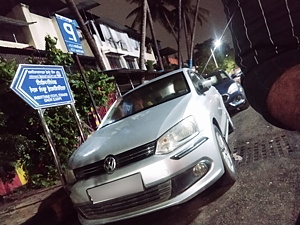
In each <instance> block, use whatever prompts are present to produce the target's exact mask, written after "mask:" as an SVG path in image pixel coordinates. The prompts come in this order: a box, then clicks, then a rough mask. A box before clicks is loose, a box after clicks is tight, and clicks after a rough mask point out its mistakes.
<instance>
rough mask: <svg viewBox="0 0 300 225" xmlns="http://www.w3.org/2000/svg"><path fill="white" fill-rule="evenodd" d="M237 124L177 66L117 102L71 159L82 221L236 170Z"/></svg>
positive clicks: (191, 190)
mask: <svg viewBox="0 0 300 225" xmlns="http://www.w3.org/2000/svg"><path fill="white" fill-rule="evenodd" d="M231 130H233V124H232V122H231V119H230V117H229V115H228V112H227V111H226V108H225V106H224V104H223V100H222V97H221V95H220V94H219V92H218V91H217V90H216V89H215V88H214V87H213V86H212V85H211V84H210V81H208V80H205V79H204V78H203V77H201V76H200V75H198V74H197V73H196V72H194V71H193V70H190V69H179V70H175V71H172V72H170V73H167V74H164V75H162V76H160V77H157V78H155V79H153V80H151V81H149V82H147V83H144V84H142V85H140V86H139V87H137V88H135V89H133V90H132V91H130V92H128V93H126V94H125V95H124V96H123V97H122V98H120V99H118V100H117V101H116V102H115V103H114V104H113V106H112V107H111V108H110V110H109V111H108V113H107V114H106V116H105V118H104V119H103V121H102V124H101V126H100V127H99V128H98V129H97V131H95V132H94V133H93V134H92V135H91V136H90V137H89V138H88V139H87V140H86V141H85V142H84V143H83V144H82V145H81V146H80V147H79V148H78V149H77V150H76V151H75V152H74V153H73V155H72V156H71V158H70V160H69V163H68V169H67V171H66V179H67V183H68V185H67V186H68V187H67V188H68V190H69V192H70V197H71V200H72V201H73V203H74V205H75V207H76V209H77V211H78V216H79V220H80V222H81V223H82V224H86V225H91V224H104V223H108V222H113V221H118V220H123V219H126V218H130V217H135V216H138V215H142V214H145V213H149V212H153V211H156V210H160V209H163V208H166V207H170V206H173V205H177V204H180V203H183V202H186V201H188V200H189V199H191V198H193V197H195V196H196V195H197V194H199V193H200V192H203V191H204V190H205V189H207V188H208V187H209V186H211V185H212V184H213V183H215V182H216V181H217V180H219V179H220V178H221V177H222V179H224V178H225V179H224V181H226V182H227V181H228V182H230V183H233V182H234V181H235V180H236V168H235V165H234V161H233V159H232V153H231V151H230V149H229V147H228V145H227V139H228V133H229V132H230V131H231Z"/></svg>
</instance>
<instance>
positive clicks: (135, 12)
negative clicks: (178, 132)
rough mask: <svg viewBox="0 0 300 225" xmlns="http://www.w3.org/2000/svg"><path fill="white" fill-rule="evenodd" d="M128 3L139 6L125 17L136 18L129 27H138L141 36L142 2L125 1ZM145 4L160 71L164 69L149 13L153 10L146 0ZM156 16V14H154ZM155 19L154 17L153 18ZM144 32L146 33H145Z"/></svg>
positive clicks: (135, 0) (139, 0)
mask: <svg viewBox="0 0 300 225" xmlns="http://www.w3.org/2000/svg"><path fill="white" fill-rule="evenodd" d="M127 1H130V2H131V3H137V4H138V5H139V6H138V7H137V8H136V9H134V10H133V11H132V12H131V13H129V15H128V16H127V18H129V17H131V16H134V15H135V16H136V17H135V19H134V21H133V23H132V25H131V27H133V28H134V27H138V29H139V30H141V34H142V32H143V31H142V25H143V24H142V23H141V21H143V18H144V17H145V14H144V1H141V0H127ZM146 3H147V7H146V8H147V16H148V23H149V25H150V30H151V34H152V40H153V45H154V51H155V53H156V56H157V58H158V64H159V67H160V69H162V70H163V69H164V66H163V63H162V59H161V56H160V53H159V49H158V44H157V39H156V35H155V31H154V25H153V17H152V13H151V8H153V7H152V6H151V7H150V6H149V2H148V0H147V1H146ZM152 4H153V1H150V5H152ZM154 15H156V14H154ZM155 18H156V17H155ZM145 32H146V31H145Z"/></svg>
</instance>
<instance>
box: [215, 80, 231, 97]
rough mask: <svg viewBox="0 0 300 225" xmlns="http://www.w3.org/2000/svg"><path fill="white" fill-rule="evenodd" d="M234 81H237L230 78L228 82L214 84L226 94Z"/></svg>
mask: <svg viewBox="0 0 300 225" xmlns="http://www.w3.org/2000/svg"><path fill="white" fill-rule="evenodd" d="M233 83H235V81H234V80H232V79H229V80H228V81H226V82H223V83H221V84H217V85H214V86H215V88H216V89H217V90H218V91H219V93H220V94H221V95H222V94H226V93H227V92H228V88H229V87H230V85H231V84H233Z"/></svg>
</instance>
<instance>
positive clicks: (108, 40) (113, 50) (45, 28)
mask: <svg viewBox="0 0 300 225" xmlns="http://www.w3.org/2000/svg"><path fill="white" fill-rule="evenodd" d="M48 2H49V1H48ZM48 4H49V3H48ZM65 9H66V8H65ZM65 12H68V10H63V9H60V10H58V9H57V10H56V11H53V12H51V13H49V14H48V15H45V13H41V14H39V12H38V10H31V7H30V5H25V4H22V3H19V4H17V5H15V6H14V7H13V8H12V9H11V10H10V11H9V12H8V13H7V14H5V15H1V16H0V25H1V26H2V27H5V28H7V29H1V31H0V47H7V48H21V49H24V48H34V49H37V50H45V37H46V36H47V35H49V36H50V37H52V38H57V45H56V47H57V48H59V49H61V50H62V51H63V52H74V53H77V54H79V55H83V56H88V57H93V54H92V51H91V49H90V48H89V45H88V43H87V41H86V39H85V38H84V36H83V34H82V32H81V30H80V29H79V27H78V25H77V23H76V20H74V19H72V18H69V17H68V15H71V13H70V12H69V13H65ZM86 24H87V27H88V29H89V31H90V32H91V34H92V36H93V38H94V40H95V42H96V45H97V47H98V49H99V52H100V55H101V57H102V59H103V62H104V65H105V70H112V69H121V68H122V69H124V68H126V69H140V68H139V64H138V60H139V56H140V42H139V36H140V35H139V34H138V33H137V32H136V31H134V30H133V29H131V28H128V27H125V26H123V25H120V24H117V23H116V22H114V21H112V20H110V19H106V18H99V17H95V16H93V19H87V20H86ZM146 49H147V50H146V52H145V64H146V63H147V62H150V63H151V64H155V63H156V57H155V55H154V52H153V50H152V47H151V44H150V42H149V40H148V45H147V48H146Z"/></svg>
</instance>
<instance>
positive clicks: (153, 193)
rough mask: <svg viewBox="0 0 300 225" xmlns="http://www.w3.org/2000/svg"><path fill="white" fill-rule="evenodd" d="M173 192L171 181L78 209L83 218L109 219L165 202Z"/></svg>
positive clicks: (88, 204)
mask: <svg viewBox="0 0 300 225" xmlns="http://www.w3.org/2000/svg"><path fill="white" fill-rule="evenodd" d="M171 191H172V188H171V181H170V180H169V181H167V182H164V183H162V184H158V185H155V186H152V187H150V188H148V189H146V190H145V191H143V192H139V193H135V194H131V195H128V196H125V197H120V198H116V199H113V200H109V201H105V202H101V203H97V204H92V203H85V204H78V205H77V207H78V209H79V210H80V212H81V213H82V214H83V216H84V217H86V218H88V219H102V218H108V217H113V216H117V215H122V214H124V213H128V212H132V211H135V210H138V209H143V208H145V207H149V206H151V205H154V204H158V203H160V202H164V201H166V200H168V199H169V198H170V196H171Z"/></svg>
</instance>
